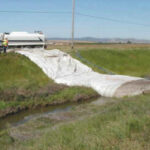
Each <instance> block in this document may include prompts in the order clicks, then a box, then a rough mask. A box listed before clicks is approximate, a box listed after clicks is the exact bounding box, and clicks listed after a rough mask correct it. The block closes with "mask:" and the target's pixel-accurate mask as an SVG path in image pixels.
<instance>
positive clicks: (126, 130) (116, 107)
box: [0, 44, 150, 150]
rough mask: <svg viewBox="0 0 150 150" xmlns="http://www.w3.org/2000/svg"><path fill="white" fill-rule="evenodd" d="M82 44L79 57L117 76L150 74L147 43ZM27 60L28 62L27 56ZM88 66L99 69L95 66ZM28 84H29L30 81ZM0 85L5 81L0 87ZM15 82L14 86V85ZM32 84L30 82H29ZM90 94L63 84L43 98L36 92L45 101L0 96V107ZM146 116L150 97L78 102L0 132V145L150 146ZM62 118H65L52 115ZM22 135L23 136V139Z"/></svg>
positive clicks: (23, 148)
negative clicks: (66, 108) (64, 110)
mask: <svg viewBox="0 0 150 150" xmlns="http://www.w3.org/2000/svg"><path fill="white" fill-rule="evenodd" d="M81 46H83V47H80V46H79V47H78V49H79V51H80V53H81V55H82V56H83V57H85V58H86V59H88V60H89V61H90V62H92V63H94V64H96V65H99V66H103V67H104V68H108V69H109V70H112V71H113V72H116V73H118V74H125V75H133V76H149V75H150V64H149V56H150V51H149V46H147V45H146V46H145V45H142V46H141V47H138V45H131V47H132V48H130V45H125V46H124V45H119V46H118V47H117V46H116V45H109V44H108V45H103V46H101V45H100V44H99V45H97V46H96V48H94V45H92V44H91V47H89V48H88V47H86V45H84V44H83V45H82V44H81ZM105 46H106V47H105ZM113 46H114V47H113ZM128 46H129V47H128ZM92 47H93V48H92ZM104 47H105V48H104ZM115 47H117V49H115ZM10 55H14V54H10ZM4 57H5V56H4ZM4 57H3V59H4ZM10 57H12V56H10ZM19 57H22V56H19ZM23 58H24V57H23ZM25 59H26V58H25ZM27 61H29V60H28V59H27ZM93 69H94V70H96V71H98V70H97V69H96V68H93ZM31 73H32V71H31ZM5 74H6V73H5ZM6 81H7V80H6ZM50 82H51V81H50ZM12 83H13V82H12ZM28 83H29V84H30V82H28ZM51 83H52V82H51ZM4 85H5V83H3V86H2V87H4ZM8 85H9V86H8V88H10V87H11V86H10V85H13V84H8ZM17 85H18V87H19V84H17ZM33 85H34V84H31V86H33ZM38 85H39V86H40V85H42V86H43V85H45V82H44V81H42V84H41V83H38ZM53 85H54V83H53ZM23 87H24V88H25V89H27V90H28V88H26V87H28V84H26V85H23ZM33 87H34V86H33ZM3 89H4V88H3ZM32 89H34V88H32ZM93 94H96V93H94V92H93V91H92V90H91V89H87V88H82V87H80V88H79V87H72V88H67V87H65V88H62V89H61V90H58V91H55V92H54V93H53V94H52V95H48V96H46V97H45V94H44V93H41V95H40V96H41V97H43V96H44V97H45V98H44V99H41V98H40V99H38V100H37V98H36V97H33V98H32V99H28V101H27V99H26V98H25V99H23V101H20V100H15V101H10V102H7V101H5V100H1V101H0V108H3V109H4V108H7V106H8V105H11V106H10V107H16V106H17V107H18V106H19V105H20V104H21V105H22V106H26V105H28V106H32V105H35V104H37V105H38V104H41V105H45V104H46V103H53V102H56V103H59V102H60V103H62V102H64V100H67V101H70V100H71V101H74V100H76V98H79V99H82V97H85V96H88V95H89V96H90V95H93ZM31 95H32V94H31ZM46 95H47V94H46ZM80 97H81V98H80ZM149 114H150V95H141V96H136V97H131V98H123V99H113V102H110V103H107V104H105V105H93V104H82V105H80V106H77V107H73V108H72V110H71V111H70V112H68V113H67V112H65V113H58V114H57V116H56V118H54V117H52V118H51V116H48V117H46V118H42V117H41V118H39V119H37V120H31V121H30V122H28V123H26V124H24V125H23V126H20V127H18V128H15V129H11V128H10V129H8V130H6V131H1V132H0V147H1V148H2V149H3V150H7V149H13V150H15V149H16V150H18V149H20V150H35V149H36V150H143V149H144V150H149V149H150V115H149ZM61 116H62V118H63V117H64V118H66V120H65V119H64V120H63V119H62V120H59V119H57V117H58V118H59V117H61ZM14 131H16V132H14ZM12 132H13V133H15V135H20V136H19V137H18V138H16V136H15V135H12V134H11V133H12ZM26 136H27V139H26V140H22V138H24V137H26Z"/></svg>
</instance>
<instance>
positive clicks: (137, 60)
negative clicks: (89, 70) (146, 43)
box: [79, 49, 150, 77]
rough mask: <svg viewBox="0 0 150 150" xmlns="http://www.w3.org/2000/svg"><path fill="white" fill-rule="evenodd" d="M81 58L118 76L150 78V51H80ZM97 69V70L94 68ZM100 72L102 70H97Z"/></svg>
mask: <svg viewBox="0 0 150 150" xmlns="http://www.w3.org/2000/svg"><path fill="white" fill-rule="evenodd" d="M79 52H80V54H81V56H83V57H84V58H86V59H87V60H88V61H90V62H91V63H93V64H96V65H98V66H102V67H104V68H107V69H108V70H111V71H112V72H115V73H116V74H122V75H132V76H141V77H145V76H150V63H149V56H150V51H149V50H145V49H141V50H132V51H131V50H126V51H119V50H115V49H114V50H101V49H100V50H95V49H92V50H87V51H82V50H80V51H79ZM94 69H95V68H94ZM97 71H99V72H100V70H97Z"/></svg>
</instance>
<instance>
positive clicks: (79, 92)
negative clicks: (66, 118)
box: [0, 53, 98, 117]
mask: <svg viewBox="0 0 150 150" xmlns="http://www.w3.org/2000/svg"><path fill="white" fill-rule="evenodd" d="M95 96H98V94H97V93H96V92H94V91H93V90H92V89H89V88H83V87H67V86H65V85H58V84H56V83H54V82H53V81H52V80H51V79H49V78H48V77H47V76H46V75H45V74H44V73H43V72H42V70H41V69H40V68H39V67H38V66H36V65H35V64H34V63H32V62H31V61H30V60H29V59H28V58H26V57H24V56H21V55H19V54H15V53H9V54H7V55H0V117H3V116H5V115H7V114H11V113H16V112H19V111H21V110H24V109H28V108H34V107H36V106H46V105H53V104H61V103H66V102H69V101H79V100H81V99H83V100H85V99H89V98H92V97H95Z"/></svg>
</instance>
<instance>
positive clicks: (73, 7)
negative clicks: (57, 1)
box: [71, 0, 75, 50]
mask: <svg viewBox="0 0 150 150" xmlns="http://www.w3.org/2000/svg"><path fill="white" fill-rule="evenodd" d="M74 20H75V0H72V43H71V48H72V50H73V49H74Z"/></svg>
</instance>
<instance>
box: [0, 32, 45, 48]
mask: <svg viewBox="0 0 150 150" xmlns="http://www.w3.org/2000/svg"><path fill="white" fill-rule="evenodd" d="M5 38H7V39H8V46H9V47H16V48H20V47H31V48H34V47H44V46H45V36H44V34H43V33H42V32H39V31H37V32H35V33H28V32H11V33H0V47H2V41H3V40H4V39H5Z"/></svg>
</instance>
